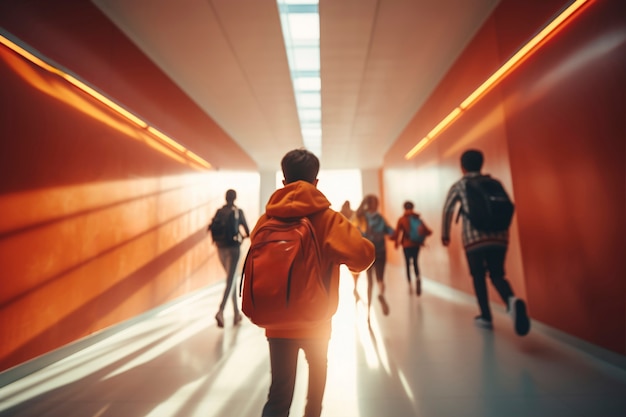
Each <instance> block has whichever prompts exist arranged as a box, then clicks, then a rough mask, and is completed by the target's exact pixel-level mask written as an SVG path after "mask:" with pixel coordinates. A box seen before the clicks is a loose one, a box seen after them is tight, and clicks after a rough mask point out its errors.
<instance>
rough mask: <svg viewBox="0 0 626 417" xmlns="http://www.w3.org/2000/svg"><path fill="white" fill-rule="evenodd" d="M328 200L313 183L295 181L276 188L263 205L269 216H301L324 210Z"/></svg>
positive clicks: (328, 203)
mask: <svg viewBox="0 0 626 417" xmlns="http://www.w3.org/2000/svg"><path fill="white" fill-rule="evenodd" d="M329 207H330V202H329V201H328V199H327V198H326V196H324V194H322V192H321V191H319V190H318V189H317V187H315V186H314V185H313V184H311V183H308V182H306V181H296V182H292V183H290V184H287V185H285V186H284V187H283V188H281V189H279V190H276V191H275V192H274V194H272V196H271V197H270V199H269V201H268V203H267V205H266V206H265V213H266V214H267V215H268V216H270V217H282V218H291V217H303V216H310V215H311V214H313V213H317V212H318V211H322V210H326V209H328V208H329Z"/></svg>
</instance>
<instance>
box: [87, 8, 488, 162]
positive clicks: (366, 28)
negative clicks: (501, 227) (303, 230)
mask: <svg viewBox="0 0 626 417" xmlns="http://www.w3.org/2000/svg"><path fill="white" fill-rule="evenodd" d="M93 1H94V3H95V4H96V5H97V6H98V7H99V8H100V9H101V10H103V11H104V12H105V14H106V15H107V16H108V17H109V18H110V19H111V20H112V21H113V22H114V23H115V24H116V25H117V26H118V27H119V28H120V29H121V30H122V31H123V32H124V33H126V35H127V36H128V37H129V38H130V39H131V40H132V41H133V42H135V44H136V45H138V46H139V47H140V48H141V49H142V50H143V51H144V53H145V54H146V55H147V56H148V57H149V58H150V59H152V60H153V61H154V62H155V63H156V64H157V65H158V66H159V67H161V68H162V70H163V71H164V72H165V73H166V74H167V75H168V76H169V77H171V79H172V80H173V81H174V82H175V83H176V84H178V85H179V86H180V87H181V89H182V90H183V91H185V92H186V93H187V94H188V95H189V96H190V97H191V98H192V99H193V100H194V101H195V102H196V103H197V104H198V105H199V106H200V107H201V108H202V109H203V110H204V111H205V112H206V113H207V114H208V115H209V116H210V117H211V118H213V119H214V120H215V121H216V122H217V123H218V124H219V125H220V126H221V127H222V128H223V129H224V130H225V131H226V132H227V133H228V134H229V135H230V136H231V137H232V138H233V139H234V140H235V141H236V142H237V143H239V144H240V145H241V147H242V148H243V149H245V150H246V151H247V152H248V153H249V154H250V156H251V157H252V159H253V160H254V161H256V163H257V165H258V167H259V169H260V170H262V171H273V170H275V169H277V168H278V167H279V163H280V159H281V157H282V155H283V154H284V153H285V152H286V151H288V150H290V149H293V148H296V147H300V146H302V137H301V133H300V126H299V121H298V114H297V110H296V107H295V98H294V93H293V87H292V84H291V79H290V73H289V67H288V63H287V56H286V52H285V48H284V42H283V38H282V32H281V27H280V19H279V15H278V7H277V5H276V2H275V0H178V1H176V2H174V1H171V0H93ZM497 3H498V0H436V1H435V0H320V2H319V11H320V38H321V39H320V49H321V53H320V54H321V78H322V131H323V147H322V167H323V168H327V169H342V168H362V169H371V168H377V167H380V166H382V162H383V157H384V155H385V152H386V151H387V150H388V149H389V147H390V146H391V144H392V143H393V142H394V141H395V140H396V139H397V138H398V136H399V135H400V133H401V132H402V130H403V129H404V128H405V126H406V125H407V124H408V122H409V121H410V120H411V118H412V117H413V115H414V114H415V113H416V112H417V111H418V110H419V108H420V106H421V105H422V104H423V103H424V102H425V100H426V99H427V98H428V96H429V95H430V93H431V92H432V91H433V90H434V88H435V86H436V85H437V83H438V82H439V81H440V80H441V78H442V77H443V76H444V75H445V73H446V71H447V70H448V68H449V67H450V66H451V65H452V63H453V62H454V61H455V59H456V58H457V56H458V55H459V54H460V52H461V51H462V50H463V48H464V47H465V45H466V44H467V43H468V42H469V41H470V39H471V38H472V36H473V35H474V33H475V32H476V31H477V30H478V28H479V27H480V26H481V25H482V23H483V22H484V20H485V19H486V17H487V16H488V15H489V14H490V13H491V11H492V10H493V8H494V7H495V6H496V5H497ZM417 139H419V138H416V141H417ZM207 140H210V138H207ZM407 150H408V149H407Z"/></svg>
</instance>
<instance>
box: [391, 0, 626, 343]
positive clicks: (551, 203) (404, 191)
mask: <svg viewBox="0 0 626 417" xmlns="http://www.w3.org/2000/svg"><path fill="white" fill-rule="evenodd" d="M561 3H564V2H562V1H543V2H518V1H516V0H504V1H503V2H502V3H501V4H500V5H499V6H498V8H497V9H496V11H495V12H494V14H493V15H492V16H491V18H490V19H488V21H487V22H485V25H484V26H483V27H482V28H481V30H480V31H479V33H478V34H477V35H476V37H475V38H474V39H473V40H472V41H471V43H470V44H469V45H468V48H467V49H466V50H465V51H464V53H463V55H462V56H461V57H460V58H459V59H458V61H457V62H456V63H455V65H454V66H453V68H452V69H451V70H450V72H449V73H448V74H447V75H446V77H445V78H444V80H443V82H442V83H441V84H440V85H439V86H438V88H437V89H436V90H435V92H434V93H433V95H432V96H431V97H430V99H429V100H428V102H427V104H426V106H425V107H424V108H423V109H422V110H421V111H420V112H419V113H418V114H416V115H415V117H414V118H413V119H412V120H411V122H410V123H409V125H408V126H407V128H406V130H405V131H404V132H403V134H402V136H401V137H400V138H399V139H398V141H397V142H396V143H395V144H394V146H393V147H392V149H391V150H390V151H389V153H388V155H387V157H386V160H385V165H386V169H385V172H384V188H385V197H386V201H387V207H388V208H389V209H390V210H391V211H390V212H389V217H391V218H396V217H397V216H399V215H400V213H401V204H402V201H404V200H405V199H407V198H408V199H413V200H414V201H415V202H416V207H417V210H418V211H420V212H421V213H422V214H423V216H424V217H425V219H426V221H427V223H428V224H430V225H432V226H433V229H434V230H435V234H434V237H432V238H431V241H430V242H429V247H427V248H426V249H425V250H424V251H423V253H422V254H421V259H420V264H421V267H422V271H423V274H424V275H425V276H426V277H428V278H431V279H434V280H436V281H438V282H441V283H444V284H446V285H449V286H451V287H453V288H456V289H459V290H462V291H465V292H467V293H470V294H473V289H472V285H471V279H470V277H469V272H468V269H467V265H466V260H465V256H464V252H463V249H462V247H461V245H460V233H461V232H460V227H459V226H460V225H456V226H454V227H453V241H452V245H451V247H450V248H449V249H446V248H444V247H443V246H442V245H441V243H440V236H441V209H442V207H443V202H444V199H445V195H446V193H447V190H448V188H449V187H450V185H451V184H452V183H453V182H454V181H455V180H456V179H458V178H459V177H460V176H461V172H460V167H459V157H460V155H461V153H462V152H463V150H464V149H467V148H469V147H476V148H480V149H482V150H483V151H484V153H485V158H486V163H485V167H484V171H485V172H487V173H490V174H492V175H494V176H496V177H499V178H500V179H501V180H502V181H503V183H504V185H505V187H506V188H507V189H508V190H509V191H510V193H511V194H512V196H513V198H514V200H515V201H516V204H517V211H516V216H515V220H514V223H513V226H512V230H511V232H512V233H511V243H510V247H509V254H508V258H507V265H506V267H507V272H508V277H509V279H510V280H511V282H512V285H513V287H514V289H515V291H516V293H517V294H518V295H520V296H522V297H525V298H526V299H527V300H528V304H529V309H530V313H531V315H532V316H533V318H534V319H535V320H538V321H540V322H542V323H544V324H546V325H549V326H551V327H553V328H556V329H558V330H560V331H563V332H565V333H568V334H570V335H573V336H575V337H577V338H580V339H582V340H585V341H587V342H590V343H592V344H595V345H598V346H600V347H603V348H606V349H609V350H611V351H614V352H617V353H619V354H622V355H624V354H626V283H625V280H624V278H625V277H626V258H625V257H624V254H625V253H626V252H625V249H626V218H625V216H624V212H625V210H624V209H625V208H626V187H625V180H626V171H625V167H626V103H625V100H626V95H625V94H624V91H626V79H625V77H624V74H626V14H625V13H626V12H625V9H624V8H623V6H622V5H621V4H620V3H621V2H619V1H612V0H597V1H593V2H591V4H589V6H587V7H586V8H585V9H584V10H583V11H582V12H580V13H579V14H578V15H577V16H576V17H575V18H574V19H573V20H572V21H571V23H570V24H568V26H567V27H566V28H565V29H564V30H562V31H561V32H559V33H558V34H557V35H556V36H554V37H553V38H552V39H551V40H550V41H549V42H548V43H547V44H546V45H545V46H544V47H543V48H542V49H541V50H540V51H539V52H538V53H536V54H535V55H533V56H532V57H531V58H529V59H528V60H527V61H526V62H524V63H523V64H522V65H521V66H520V67H519V68H518V69H517V70H516V71H515V72H514V73H513V74H512V75H510V76H509V77H508V78H507V79H506V80H505V81H504V82H503V83H501V84H500V85H499V86H498V87H497V88H495V89H494V90H492V91H491V92H490V93H489V94H488V95H487V96H485V97H484V98H483V99H482V100H481V101H480V102H479V103H478V104H477V105H475V106H474V107H472V108H471V109H470V110H469V111H468V112H467V113H465V114H464V115H463V116H461V118H460V119H458V121H457V122H455V123H454V124H453V125H452V126H451V127H450V128H448V129H447V130H446V131H444V133H443V134H442V135H441V136H439V137H438V138H437V139H436V141H435V142H433V143H432V144H430V145H429V146H428V147H427V148H426V149H425V150H424V151H423V152H422V153H420V154H418V156H417V157H415V158H414V159H412V160H411V161H410V162H406V161H404V160H403V158H402V156H403V155H404V154H405V153H406V152H407V151H408V150H409V149H411V147H412V146H413V145H415V144H416V143H417V141H418V140H419V139H420V138H422V137H423V136H425V134H426V133H428V131H429V130H430V129H432V127H434V126H435V125H436V124H437V123H438V122H439V121H440V120H441V119H442V118H443V117H444V116H445V115H446V114H447V113H448V112H450V111H451V110H452V109H453V108H454V107H456V106H457V105H458V104H459V103H460V102H461V101H462V100H463V99H464V98H465V97H466V96H467V95H468V94H469V93H470V92H471V91H472V90H473V89H474V88H476V87H477V86H478V85H479V84H480V83H481V82H482V81H483V80H484V79H486V78H487V77H488V76H489V75H490V74H491V73H492V72H493V71H494V70H495V69H497V68H498V67H499V65H501V64H502V63H503V62H504V61H505V60H506V59H507V58H508V57H509V56H511V55H512V53H513V52H514V51H515V49H517V47H519V46H521V44H522V43H523V42H524V41H525V40H526V39H529V38H530V37H531V35H532V34H533V33H535V32H536V31H537V29H539V28H540V27H541V26H542V24H543V22H546V21H548V20H549V19H550V17H551V16H552V15H553V14H554V12H555V11H556V10H558V9H559V7H560V6H561ZM407 184H408V186H407ZM409 190H410V191H409ZM490 297H491V300H492V301H493V302H497V303H500V300H499V297H497V295H496V294H495V292H494V291H493V290H491V292H490Z"/></svg>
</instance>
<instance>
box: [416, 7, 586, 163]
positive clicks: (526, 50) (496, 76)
mask: <svg viewBox="0 0 626 417" xmlns="http://www.w3.org/2000/svg"><path fill="white" fill-rule="evenodd" d="M588 1H589V0H576V1H574V2H573V3H572V4H571V5H570V6H569V7H567V8H566V9H565V10H563V12H561V13H560V14H559V15H558V16H556V17H555V18H554V19H553V20H552V21H551V22H550V23H548V24H547V25H546V26H545V27H544V28H543V29H542V30H541V31H540V32H539V33H538V34H537V35H535V36H534V37H533V38H532V39H531V40H530V41H528V42H527V43H526V44H525V45H524V46H522V47H521V48H520V49H519V50H518V51H517V52H516V53H515V54H514V55H513V56H512V57H511V58H509V59H508V60H507V61H506V62H505V63H504V64H503V65H502V66H501V67H500V68H499V69H498V70H497V71H496V72H494V73H493V74H492V75H491V76H490V77H489V78H487V80H486V81H485V82H483V83H482V84H481V85H480V87H478V88H477V89H476V90H474V92H472V93H471V94H470V95H469V96H468V97H467V98H466V99H465V100H463V101H462V102H461V104H460V105H459V106H458V107H456V108H455V109H454V110H452V112H450V114H448V115H447V116H446V117H445V118H444V119H443V120H442V121H441V122H439V123H438V124H437V126H435V128H433V129H432V130H431V131H430V132H429V133H428V134H427V135H426V136H425V137H424V138H422V139H421V140H420V141H419V142H418V143H417V145H415V146H414V147H413V148H411V150H410V151H409V152H407V154H406V155H405V156H404V159H406V160H409V159H411V158H413V157H414V156H415V155H417V153H418V152H419V151H421V150H422V149H424V148H425V147H426V145H428V144H429V143H430V142H432V141H433V140H434V139H435V137H437V136H438V135H439V134H440V133H441V132H443V131H444V130H445V129H446V128H447V127H448V126H450V125H451V124H452V123H454V122H455V121H456V120H457V119H458V118H459V117H460V116H461V114H462V113H463V112H464V111H466V110H467V109H468V108H469V107H470V106H472V105H473V104H474V103H476V102H477V101H478V100H479V99H480V98H482V97H483V96H484V95H485V94H486V93H487V92H488V91H489V90H490V89H491V88H492V87H494V86H495V85H496V84H497V83H499V82H500V81H502V80H503V79H504V77H505V76H506V75H508V74H510V73H511V72H512V70H513V69H514V68H515V67H516V65H517V64H519V63H520V62H521V61H522V59H524V58H526V57H528V56H529V55H530V54H531V53H534V52H536V51H537V50H539V45H540V44H541V42H542V41H544V40H545V39H546V38H547V37H548V36H549V35H550V34H551V33H553V32H554V31H555V30H556V29H557V28H558V27H559V26H560V25H561V24H563V22H565V21H566V20H567V18H569V17H570V16H571V15H572V14H574V13H575V12H576V11H577V10H578V9H580V8H581V7H582V6H583V5H584V4H585V3H587V2H588Z"/></svg>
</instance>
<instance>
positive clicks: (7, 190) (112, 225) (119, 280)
mask: <svg viewBox="0 0 626 417" xmlns="http://www.w3.org/2000/svg"><path fill="white" fill-rule="evenodd" d="M0 91H2V93H1V94H0V106H1V107H0V108H2V115H1V116H0V117H1V118H2V121H1V123H0V137H1V138H2V141H1V142H0V177H1V178H2V181H1V182H0V265H2V270H1V271H0V274H1V277H0V279H1V283H2V284H1V286H0V335H1V336H0V337H1V339H2V340H1V343H0V371H1V370H5V369H8V368H10V367H12V366H14V365H17V364H19V363H22V362H24V361H27V360H29V359H32V358H34V357H36V356H38V355H41V354H43V353H46V352H48V351H51V350H53V349H55V348H58V347H60V346H62V345H65V344H67V343H70V342H72V341H75V340H77V339H80V338H82V337H84V336H87V335H89V334H91V333H93V332H96V331H98V330H101V329H104V328H106V327H108V326H111V325H113V324H116V323H119V322H121V321H123V320H126V319H129V318H132V317H134V316H137V315H139V314H141V313H143V312H145V311H148V310H150V309H152V308H154V307H156V306H159V305H161V304H163V303H165V302H167V301H169V300H172V299H174V298H177V297H179V296H181V295H183V294H186V293H188V292H190V291H193V290H195V289H198V288H200V287H203V286H206V285H207V284H210V283H213V282H216V281H217V280H220V279H223V271H222V268H221V266H220V265H219V263H218V262H217V257H216V252H215V249H214V246H213V245H212V244H211V243H210V239H209V238H208V236H207V233H206V231H205V228H206V225H207V224H208V223H209V220H210V218H211V215H212V214H213V212H214V211H215V209H216V208H217V207H218V206H220V205H222V204H223V203H224V192H225V190H226V188H228V187H233V188H236V189H237V190H238V191H239V195H240V196H239V198H238V203H239V205H240V206H242V207H243V208H244V210H245V211H246V213H247V214H248V216H249V221H250V222H251V223H252V224H254V223H253V222H254V221H255V217H256V216H257V215H258V199H259V195H258V193H259V191H258V189H259V178H258V174H256V173H239V174H235V173H232V174H229V173H221V172H209V171H199V170H194V169H193V168H190V167H189V166H188V165H186V164H185V163H182V162H180V161H177V160H173V159H171V158H169V157H168V156H166V155H163V154H162V153H160V152H158V151H156V150H154V149H153V148H151V147H150V146H148V145H147V143H148V142H147V141H148V139H149V137H148V136H147V134H146V133H145V132H142V131H140V130H138V129H136V128H134V127H133V126H131V125H129V124H128V123H126V122H125V121H124V120H122V119H121V118H119V117H118V116H116V115H115V114H114V113H112V112H111V111H109V110H108V109H106V108H104V107H103V106H101V105H99V104H98V103H97V102H95V101H94V100H93V99H90V98H89V97H88V96H86V95H85V94H82V93H80V92H78V91H77V90H76V89H74V88H72V87H70V86H69V85H68V84H66V83H65V82H63V81H62V80H60V79H59V78H58V77H56V76H53V75H51V74H49V73H47V72H45V71H43V70H41V69H39V68H37V67H35V66H33V65H32V64H30V63H28V62H26V61H24V60H23V59H22V58H21V57H18V56H17V55H16V54H14V53H13V52H12V51H10V50H8V49H5V48H4V47H0ZM207 314H211V312H207Z"/></svg>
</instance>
